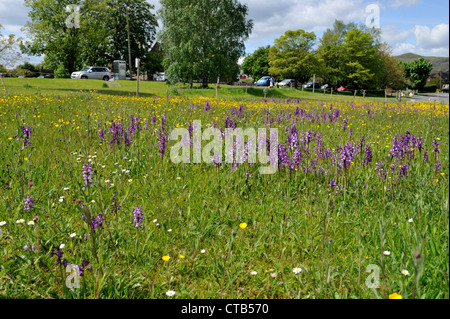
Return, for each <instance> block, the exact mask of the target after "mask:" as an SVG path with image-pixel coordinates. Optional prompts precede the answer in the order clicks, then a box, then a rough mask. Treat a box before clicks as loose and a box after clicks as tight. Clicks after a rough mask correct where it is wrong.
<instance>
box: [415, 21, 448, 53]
mask: <svg viewBox="0 0 450 319" xmlns="http://www.w3.org/2000/svg"><path fill="white" fill-rule="evenodd" d="M414 33H415V35H416V43H417V45H418V46H419V47H422V48H425V49H433V48H442V47H447V48H448V45H449V40H448V36H449V25H448V24H438V25H436V26H435V27H434V28H433V29H431V30H430V28H429V27H427V26H424V25H416V26H415V30H414Z"/></svg>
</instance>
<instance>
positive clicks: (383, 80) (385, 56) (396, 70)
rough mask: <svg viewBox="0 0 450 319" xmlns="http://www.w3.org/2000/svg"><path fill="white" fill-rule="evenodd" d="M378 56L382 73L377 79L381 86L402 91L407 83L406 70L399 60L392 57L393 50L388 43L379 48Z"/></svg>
mask: <svg viewBox="0 0 450 319" xmlns="http://www.w3.org/2000/svg"><path fill="white" fill-rule="evenodd" d="M377 54H378V56H379V59H380V68H379V71H380V72H379V73H378V79H377V83H379V86H380V87H382V88H391V89H394V90H399V89H402V88H403V87H404V84H405V81H406V79H405V75H404V73H405V69H404V68H403V66H402V64H401V63H400V61H399V60H398V59H397V58H395V57H393V56H391V54H392V50H391V49H390V47H389V46H388V45H387V43H383V44H382V45H381V46H379V48H378V53H377Z"/></svg>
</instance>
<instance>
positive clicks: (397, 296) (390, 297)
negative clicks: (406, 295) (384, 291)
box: [389, 292, 403, 299]
mask: <svg viewBox="0 0 450 319" xmlns="http://www.w3.org/2000/svg"><path fill="white" fill-rule="evenodd" d="M389 299H403V296H402V295H399V294H398V293H396V292H394V293H393V294H390V295H389Z"/></svg>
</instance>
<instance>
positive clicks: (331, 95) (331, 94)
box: [330, 88, 333, 97]
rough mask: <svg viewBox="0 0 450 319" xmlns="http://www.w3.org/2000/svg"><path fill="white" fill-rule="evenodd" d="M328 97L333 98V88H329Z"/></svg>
mask: <svg viewBox="0 0 450 319" xmlns="http://www.w3.org/2000/svg"><path fill="white" fill-rule="evenodd" d="M330 97H333V88H331V93H330Z"/></svg>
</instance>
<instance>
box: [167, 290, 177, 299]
mask: <svg viewBox="0 0 450 319" xmlns="http://www.w3.org/2000/svg"><path fill="white" fill-rule="evenodd" d="M174 295H175V291H173V290H169V291H168V292H166V296H168V297H172V296H174Z"/></svg>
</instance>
